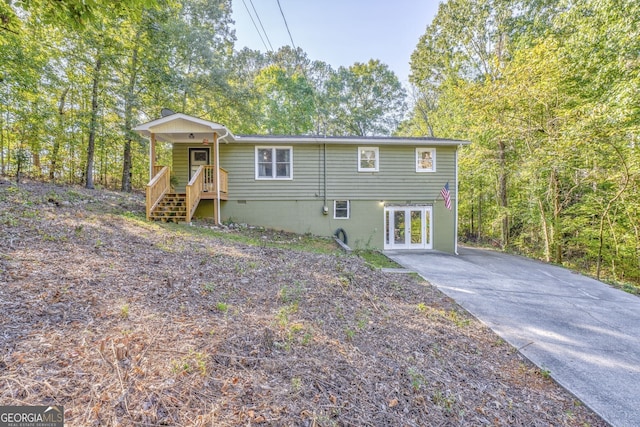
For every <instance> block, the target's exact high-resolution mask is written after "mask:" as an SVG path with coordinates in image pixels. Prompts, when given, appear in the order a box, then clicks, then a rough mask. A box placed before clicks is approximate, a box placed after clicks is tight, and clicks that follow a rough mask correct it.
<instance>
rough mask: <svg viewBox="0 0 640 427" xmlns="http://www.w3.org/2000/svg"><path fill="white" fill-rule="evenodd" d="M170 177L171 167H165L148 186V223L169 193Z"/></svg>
mask: <svg viewBox="0 0 640 427" xmlns="http://www.w3.org/2000/svg"><path fill="white" fill-rule="evenodd" d="M170 177H171V174H170V172H169V167H168V166H163V167H162V169H160V171H159V172H158V173H156V175H155V176H154V177H153V179H152V180H151V181H149V183H148V184H147V194H146V199H147V221H149V219H151V212H152V211H153V209H155V207H156V206H158V203H159V202H160V200H162V198H163V197H164V195H165V194H167V192H168V191H169V188H170V186H171V182H170V181H171V180H170Z"/></svg>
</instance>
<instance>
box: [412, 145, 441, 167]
mask: <svg viewBox="0 0 640 427" xmlns="http://www.w3.org/2000/svg"><path fill="white" fill-rule="evenodd" d="M435 171H436V149H435V148H416V172H435Z"/></svg>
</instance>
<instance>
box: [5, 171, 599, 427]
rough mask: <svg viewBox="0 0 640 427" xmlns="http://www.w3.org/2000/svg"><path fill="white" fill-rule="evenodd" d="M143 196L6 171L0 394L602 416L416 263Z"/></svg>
mask: <svg viewBox="0 0 640 427" xmlns="http://www.w3.org/2000/svg"><path fill="white" fill-rule="evenodd" d="M142 209H143V198H142V197H141V196H140V195H124V194H120V193H115V192H109V191H105V190H94V191H89V190H85V189H82V188H77V187H63V186H55V185H51V184H41V183H31V182H29V183H23V184H21V185H20V186H16V185H15V184H14V183H9V182H8V181H6V180H2V179H1V178H0V349H1V353H0V403H1V404H3V405H47V404H59V405H63V406H64V409H65V421H66V422H65V425H67V426H83V427H84V426H103V425H104V426H158V425H163V426H164V425H168V426H212V425H214V426H248V425H269V426H449V425H451V426H458V425H459V426H469V425H472V426H483V425H490V426H494V425H495V426H603V425H605V423H604V422H603V421H601V420H600V419H599V418H598V417H597V416H595V415H594V414H593V413H591V412H590V411H589V410H588V409H587V408H585V407H584V406H582V405H581V404H580V402H578V401H577V400H576V399H575V398H574V397H573V396H572V395H570V394H568V393H567V392H566V391H564V390H563V389H561V388H560V387H559V386H558V385H556V384H555V383H554V382H553V381H552V380H550V379H549V376H548V373H546V372H540V371H539V370H538V369H536V368H535V367H533V366H532V365H530V364H529V363H528V362H527V361H525V360H523V359H522V358H521V357H520V356H519V354H518V353H517V351H515V349H513V348H511V347H510V346H509V345H507V344H506V343H504V342H503V341H502V340H500V339H499V338H498V337H497V336H496V335H495V334H493V333H492V332H491V331H489V330H488V329H487V328H486V327H485V326H483V325H482V324H481V323H479V322H478V321H476V320H475V319H474V318H473V317H471V316H470V315H468V314H467V313H466V312H464V311H463V310H462V309H461V308H460V307H458V306H457V305H456V304H455V303H454V302H453V301H451V300H450V299H448V298H447V297H445V296H443V295H442V294H441V293H440V292H438V291H437V290H436V289H435V288H433V287H432V286H430V285H429V284H428V283H426V282H423V281H421V280H419V279H418V278H417V277H415V276H413V275H407V274H391V273H383V272H381V271H379V270H376V269H373V268H371V267H370V266H368V265H367V264H366V263H365V262H364V261H363V260H362V259H361V258H359V257H358V256H356V255H346V254H343V253H341V252H339V251H338V250H336V249H334V247H333V243H332V242H330V241H322V240H315V239H312V238H310V237H309V236H296V235H289V234H284V233H277V232H270V231H268V230H261V229H250V230H245V231H242V230H224V229H222V230H212V229H211V227H210V225H208V224H205V223H202V224H199V225H198V224H197V225H195V226H193V227H189V226H186V225H180V226H175V225H168V224H158V223H147V222H146V221H145V220H144V215H143V212H142ZM304 248H307V249H313V250H312V251H310V250H304Z"/></svg>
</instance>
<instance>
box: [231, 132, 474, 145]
mask: <svg viewBox="0 0 640 427" xmlns="http://www.w3.org/2000/svg"><path fill="white" fill-rule="evenodd" d="M233 142H234V143H236V144H242V143H245V144H267V145H269V144H270V145H273V144H329V145H367V146H378V145H411V146H416V145H421V146H425V147H429V146H459V145H469V144H470V143H471V142H470V141H460V140H450V139H438V138H402V137H399V138H394V137H388V138H358V137H353V138H335V137H326V138H324V137H315V136H268V135H265V136H254V135H236V136H235V140H234V141H233Z"/></svg>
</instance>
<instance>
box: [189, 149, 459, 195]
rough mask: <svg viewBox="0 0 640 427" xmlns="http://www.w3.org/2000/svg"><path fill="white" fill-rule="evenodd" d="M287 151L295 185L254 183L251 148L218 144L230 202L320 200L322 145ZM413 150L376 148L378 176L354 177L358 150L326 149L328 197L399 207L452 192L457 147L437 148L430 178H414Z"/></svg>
mask: <svg viewBox="0 0 640 427" xmlns="http://www.w3.org/2000/svg"><path fill="white" fill-rule="evenodd" d="M290 145H291V146H293V179H292V180H268V179H267V180H256V179H255V147H254V146H253V145H250V144H247V145H233V144H228V145H227V144H222V145H221V146H220V165H221V167H223V168H225V169H226V170H227V171H228V172H229V199H230V200H317V199H323V198H324V167H325V164H324V158H323V155H324V150H323V145H321V144H319V145H309V144H305V145H295V144H290ZM276 146H277V145H276ZM415 148H416V146H407V145H402V146H397V147H394V146H389V145H383V146H380V147H379V150H380V151H379V152H380V170H379V172H358V151H357V150H358V146H357V145H328V146H327V154H326V155H327V159H326V172H327V173H326V184H327V186H326V188H327V194H326V197H327V198H330V199H344V200H347V199H348V200H398V201H399V200H403V201H414V200H417V199H425V198H426V199H428V200H431V201H433V200H435V199H437V198H438V197H439V195H440V190H441V189H442V187H443V186H444V185H445V184H446V183H447V182H449V187H450V188H455V184H456V183H455V152H456V147H436V172H433V173H419V172H416V170H415V162H416V160H415ZM185 155H186V154H185ZM185 169H186V168H185ZM454 197H455V194H454V192H453V191H452V198H454Z"/></svg>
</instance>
